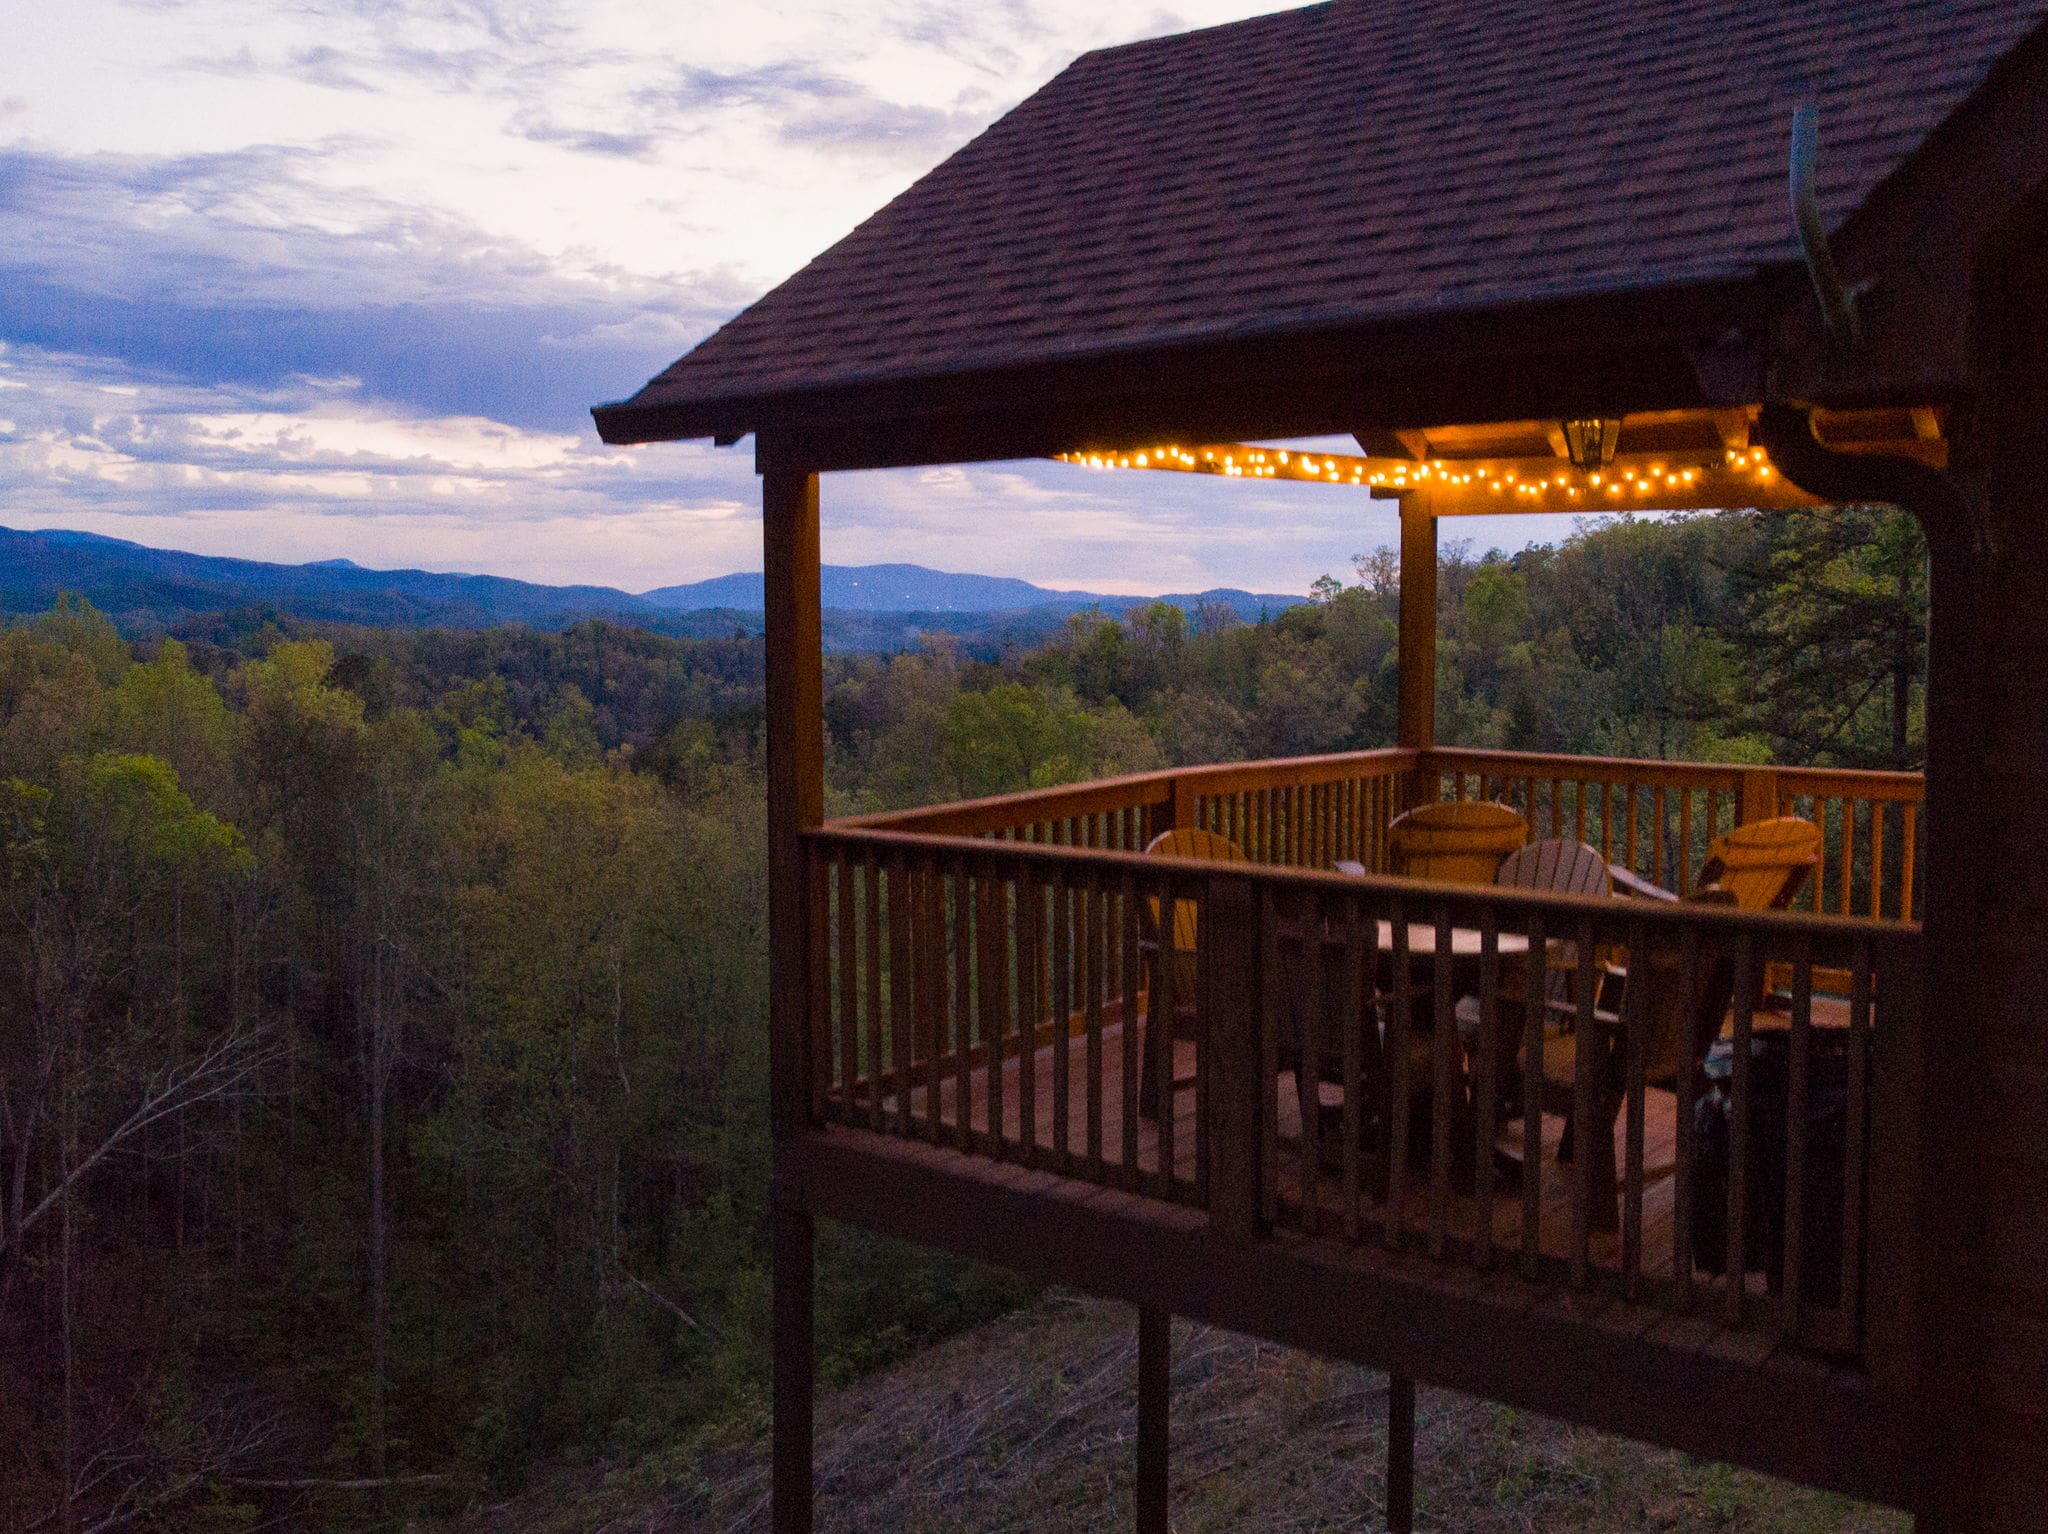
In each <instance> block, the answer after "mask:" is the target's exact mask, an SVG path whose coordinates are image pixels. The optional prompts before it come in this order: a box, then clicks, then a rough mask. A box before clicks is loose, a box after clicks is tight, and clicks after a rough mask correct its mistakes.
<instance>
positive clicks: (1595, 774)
mask: <svg viewBox="0 0 2048 1534" xmlns="http://www.w3.org/2000/svg"><path fill="white" fill-rule="evenodd" d="M1419 765H1420V766H1421V767H1423V768H1424V769H1425V770H1427V769H1429V768H1431V767H1436V768H1443V769H1456V768H1461V767H1462V768H1463V769H1464V770H1465V771H1467V772H1478V771H1481V770H1483V769H1485V768H1489V767H1497V768H1499V769H1501V772H1500V776H1503V777H1530V778H1563V779H1566V780H1570V779H1572V778H1575V777H1582V778H1589V779H1599V778H1610V779H1613V778H1624V779H1625V778H1638V779H1642V780H1645V781H1652V780H1657V781H1662V782H1665V783H1668V784H1671V785H1673V786H1681V785H1683V786H1692V787H1733V786H1735V785H1739V784H1740V783H1741V781H1742V779H1743V778H1744V776H1745V775H1747V774H1749V773H1758V772H1760V773H1768V774H1770V775H1771V776H1773V777H1775V778H1776V779H1777V780H1778V785H1779V788H1780V790H1781V791H1784V790H1790V791H1791V792H1794V793H1800V792H1805V793H1812V792H1813V791H1814V790H1815V789H1816V788H1817V787H1820V786H1821V785H1828V786H1829V790H1830V792H1831V793H1833V794H1836V795H1840V794H1844V793H1846V794H1847V795H1848V796H1849V797H1852V798H1863V799H1914V798H1918V797H1920V796H1921V795H1922V794H1923V793H1924V790H1925V785H1926V779H1925V777H1924V776H1923V775H1922V774H1920V773H1917V772H1880V771H1877V770H1875V769H1872V768H1864V767H1779V766H1776V765H1773V764H1771V763H1755V764H1752V763H1745V762H1678V761H1665V760H1663V759H1662V758H1658V757H1633V756H1567V755H1563V754H1560V753H1552V752H1547V751H1496V750H1491V749H1487V748H1482V747H1475V746H1432V747H1431V748H1430V749H1429V750H1428V751H1425V752H1423V753H1422V757H1421V761H1420V763H1419Z"/></svg>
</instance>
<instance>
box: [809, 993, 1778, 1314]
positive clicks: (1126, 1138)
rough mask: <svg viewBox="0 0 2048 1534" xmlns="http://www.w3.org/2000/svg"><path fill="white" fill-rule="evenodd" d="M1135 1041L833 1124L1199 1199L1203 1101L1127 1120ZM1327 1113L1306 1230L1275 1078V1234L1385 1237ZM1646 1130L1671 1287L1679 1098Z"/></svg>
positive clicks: (1187, 1095)
mask: <svg viewBox="0 0 2048 1534" xmlns="http://www.w3.org/2000/svg"><path fill="white" fill-rule="evenodd" d="M1137 1034H1138V1038H1137V1039H1133V1040H1131V1041H1130V1048H1129V1049H1128V1050H1127V1048H1126V1040H1125V1036H1124V1029H1123V1027H1122V1025H1121V1024H1120V1023H1115V1022H1112V1023H1108V1024H1106V1025H1105V1026H1104V1028H1103V1030H1102V1035H1101V1049H1100V1058H1099V1061H1098V1060H1094V1059H1091V1057H1090V1052H1089V1050H1088V1048H1087V1044H1086V1040H1085V1038H1084V1036H1082V1035H1081V1034H1080V1033H1078V1032H1077V1033H1075V1034H1074V1035H1072V1036H1071V1037H1070V1038H1069V1039H1068V1040H1067V1041H1066V1044H1065V1049H1064V1050H1062V1049H1061V1048H1060V1047H1059V1045H1058V1044H1057V1043H1056V1042H1043V1043H1040V1044H1039V1046H1038V1048H1037V1049H1036V1050H1035V1051H1034V1052H1033V1053H1032V1055H1031V1056H1030V1059H1029V1061H1028V1065H1027V1062H1026V1060H1024V1059H1022V1058H1019V1057H1018V1055H1016V1054H1012V1055H1011V1056H1010V1057H1009V1058H1008V1059H1006V1060H1004V1061H1003V1063H1002V1068H1001V1071H1000V1073H999V1080H997V1081H993V1082H992V1081H991V1078H990V1072H989V1070H988V1068H987V1067H986V1066H985V1065H976V1066H974V1067H973V1068H972V1069H971V1070H969V1071H967V1072H966V1073H965V1074H964V1078H963V1076H962V1074H961V1073H959V1072H957V1071H954V1070H950V1069H949V1070H948V1071H947V1072H946V1073H945V1074H943V1076H942V1079H941V1081H940V1083H939V1092H938V1103H939V1115H938V1122H937V1124H936V1125H934V1124H933V1122H932V1120H931V1118H930V1117H929V1114H928V1111H927V1104H928V1101H929V1096H930V1093H929V1087H928V1086H927V1085H924V1084H919V1085H915V1086H913V1087H912V1088H911V1090H910V1092H909V1094H908V1109H909V1120H908V1123H907V1124H906V1123H905V1121H904V1120H903V1118H902V1117H901V1114H902V1110H903V1108H904V1106H905V1105H904V1104H903V1103H902V1102H901V1101H899V1099H898V1098H897V1096H896V1095H895V1094H894V1093H893V1092H885V1093H884V1094H883V1095H882V1096H881V1097H880V1100H879V1102H878V1101H877V1100H876V1099H875V1098H874V1096H873V1095H872V1094H869V1093H865V1092H863V1093H861V1094H860V1095H858V1096H857V1097H856V1099H855V1100H854V1102H853V1103H851V1104H847V1103H845V1102H843V1101H842V1102H838V1103H836V1104H835V1112H834V1115H833V1116H834V1117H835V1118H838V1119H840V1120H841V1121H842V1122H847V1123H851V1124H854V1125H856V1126H867V1127H885V1128H890V1129H893V1130H895V1131H896V1132H897V1133H907V1134H908V1135H909V1136H910V1137H911V1138H914V1139H930V1140H933V1141H936V1142H937V1143H939V1144H942V1145H956V1146H959V1147H961V1148H963V1149H964V1148H972V1149H973V1150H975V1151H977V1152H978V1153H980V1154H982V1155H987V1156H991V1157H993V1158H994V1159H999V1160H1008V1161H1013V1162H1017V1163H1020V1164H1024V1165H1028V1166H1031V1167H1034V1168H1038V1169H1042V1170H1046V1171H1051V1172H1056V1173H1061V1174H1064V1175H1067V1176H1072V1177H1076V1178H1079V1179H1083V1180H1086V1181H1091V1182H1101V1183H1106V1184H1108V1185H1110V1186H1114V1187H1121V1188H1124V1189H1126V1190H1128V1191H1131V1192H1137V1193H1145V1194H1151V1195H1154V1196H1163V1197H1167V1198H1177V1199H1183V1200H1190V1201H1191V1200H1192V1199H1193V1198H1194V1196H1195V1194H1196V1192H1197V1188H1198V1181H1197V1179H1198V1176H1199V1168H1200V1150H1201V1147H1200V1132H1201V1131H1200V1120H1199V1116H1198V1113H1197V1093H1196V1092H1195V1090H1194V1089H1193V1088H1192V1087H1190V1086H1187V1085H1183V1086H1182V1087H1181V1088H1180V1089H1179V1090H1177V1091H1176V1092H1175V1093H1174V1094H1173V1097H1174V1120H1173V1126H1172V1130H1171V1132H1170V1135H1168V1136H1165V1137H1163V1136H1162V1132H1161V1128H1160V1126H1159V1125H1158V1124H1157V1123H1156V1122H1155V1121H1154V1120H1153V1119H1151V1118H1150V1117H1147V1116H1145V1115H1143V1114H1141V1113H1137V1112H1135V1111H1134V1109H1135V1106H1136V1103H1137V1095H1138V1082H1137V1081H1136V1080H1135V1079H1133V1078H1132V1077H1131V1076H1130V1075H1129V1073H1128V1069H1127V1067H1128V1066H1129V1064H1130V1063H1131V1062H1132V1061H1135V1060H1140V1059H1142V1058H1143V1053H1142V1044H1141V1041H1142V1040H1143V1037H1144V1034H1145V1028H1144V1025H1143V1020H1142V1014H1141V1017H1140V1024H1139V1027H1138V1029H1137ZM1175 1051H1176V1066H1175V1075H1176V1077H1179V1078H1182V1079H1183V1080H1184V1081H1185V1080H1186V1079H1187V1078H1191V1077H1192V1076H1193V1075H1194V1074H1195V1047H1194V1045H1193V1044H1191V1043H1188V1042H1185V1041H1181V1042H1177V1043H1176V1045H1175ZM1062 1053H1064V1055H1065V1056H1066V1070H1065V1074H1066V1078H1067V1079H1066V1083H1065V1089H1064V1091H1062V1090H1060V1088H1059V1082H1058V1078H1059V1074H1060V1066H1059V1057H1060V1055H1061V1054H1062ZM1027 1069H1028V1070H1029V1073H1030V1083H1029V1086H1028V1088H1027V1086H1026V1080H1025V1076H1026V1071H1027ZM963 1079H964V1082H965V1086H966V1092H967V1098H968V1116H967V1123H966V1126H965V1133H964V1135H963V1132H962V1126H961V1120H960V1108H959V1105H960V1100H961V1094H960V1088H961V1084H962V1081H963ZM1091 1083H1093V1084H1095V1087H1096V1092H1097V1093H1098V1094H1099V1095H1098V1096H1096V1097H1094V1098H1091V1094H1090V1086H1091ZM1322 1101H1323V1103H1324V1105H1325V1107H1324V1114H1323V1121H1324V1122H1323V1130H1322V1136H1323V1143H1322V1155H1321V1157H1320V1158H1319V1159H1320V1160H1321V1161H1322V1163H1323V1166H1322V1170H1321V1172H1320V1174H1319V1175H1318V1176H1317V1177H1316V1178H1315V1179H1314V1181H1313V1185H1312V1186H1313V1194H1314V1198H1315V1202H1316V1208H1315V1218H1314V1220H1313V1221H1311V1220H1309V1219H1308V1218H1306V1217H1305V1214H1304V1207H1303V1206H1304V1203H1305V1198H1304V1194H1305V1185H1304V1178H1303V1165H1304V1159H1305V1157H1304V1152H1303V1148H1302V1136H1301V1127H1302V1126H1301V1112H1300V1108H1299V1099H1298V1097H1297V1093H1296V1089H1295V1084H1294V1078H1293V1076H1292V1075H1291V1074H1290V1073H1282V1074H1281V1075H1280V1077H1279V1078H1278V1080H1277V1081H1276V1082H1275V1092H1274V1105H1275V1110H1276V1112H1275V1129H1276V1139H1277V1142H1278V1143H1277V1146H1276V1149H1277V1151H1278V1156H1277V1187H1276V1188H1275V1189H1274V1192H1275V1193H1276V1195H1277V1202H1278V1208H1277V1210H1276V1211H1275V1212H1276V1214H1277V1215H1278V1216H1279V1221H1280V1223H1283V1224H1286V1225H1289V1226H1296V1227H1307V1228H1309V1229H1312V1230H1313V1229H1321V1230H1322V1231H1324V1232H1325V1233H1330V1234H1339V1233H1341V1234H1345V1235H1349V1236H1352V1237H1354V1238H1356V1237H1357V1236H1359V1235H1360V1234H1361V1232H1363V1231H1364V1230H1367V1229H1377V1230H1383V1229H1384V1228H1385V1222H1386V1216H1387V1209H1386V1204H1385V1202H1384V1200H1383V1199H1382V1198H1379V1197H1376V1196H1375V1194H1374V1190H1372V1189H1371V1188H1370V1187H1367V1186H1364V1185H1361V1189H1360V1195H1361V1196H1360V1198H1359V1201H1358V1204H1357V1205H1356V1207H1355V1209H1354V1210H1352V1211H1347V1210H1346V1208H1345V1205H1346V1198H1345V1187H1346V1185H1345V1179H1344V1176H1343V1174H1342V1171H1341V1167H1340V1165H1339V1163H1340V1158H1341V1148H1340V1144H1339V1143H1338V1142H1339V1136H1338V1135H1337V1134H1336V1133H1335V1132H1334V1128H1335V1126H1336V1125H1337V1124H1338V1123H1339V1122H1340V1121H1341V1111H1342V1101H1343V1091H1342V1089H1341V1088H1340V1087H1338V1086H1335V1085H1330V1084H1325V1085H1324V1086H1323V1087H1322ZM1062 1106H1064V1109H1065V1114H1066V1120H1067V1132H1066V1135H1065V1136H1064V1138H1062V1137H1061V1136H1060V1134H1059V1128H1060V1110H1061V1107H1062ZM998 1109H999V1111H1000V1114H1001V1119H1000V1122H1001V1126H1002V1132H1001V1136H1000V1139H999V1140H998V1139H997V1137H994V1136H991V1135H990V1133H989V1125H990V1119H991V1114H992V1112H994V1111H996V1110H998ZM1027 1111H1028V1112H1029V1115H1030V1117H1029V1120H1028V1122H1029V1126H1030V1132H1029V1135H1028V1137H1027V1135H1026V1132H1025V1126H1026V1123H1027V1120H1026V1117H1025V1115H1026V1113H1027ZM1643 1120H1644V1123H1643V1131H1644V1132H1643V1145H1644V1155H1643V1166H1644V1169H1645V1177H1644V1190H1643V1202H1642V1264H1641V1272H1642V1275H1643V1276H1644V1277H1645V1278H1647V1279H1652V1280H1654V1279H1668V1278H1670V1277H1671V1276H1672V1272H1671V1265H1672V1253H1673V1242H1672V1222H1673V1218H1674V1213H1675V1211H1674V1208H1673V1202H1674V1200H1673V1190H1674V1179H1673V1178H1672V1177H1671V1175H1670V1173H1671V1169H1672V1168H1673V1166H1674V1165H1675V1163H1676V1160H1677V1155H1678V1128H1677V1099H1676V1097H1675V1096H1674V1095H1673V1094H1672V1093H1670V1092H1665V1091H1659V1090H1656V1089H1652V1090H1651V1091H1650V1092H1648V1093H1647V1094H1646V1096H1645V1099H1644V1114H1643ZM1091 1121H1093V1122H1094V1123H1097V1124H1099V1126H1100V1133H1099V1139H1098V1140H1096V1141H1094V1142H1091V1141H1090V1139H1089V1124H1090V1122H1091ZM1541 1123H1542V1140H1541V1145H1540V1148H1539V1154H1538V1155H1537V1157H1536V1158H1535V1164H1536V1166H1537V1168H1538V1175H1539V1177H1540V1179H1541V1182H1540V1193H1539V1200H1538V1207H1539V1210H1540V1217H1539V1221H1538V1227H1537V1228H1538V1238H1539V1250H1540V1252H1541V1254H1542V1255H1543V1257H1544V1258H1546V1259H1548V1260H1550V1261H1552V1262H1556V1263H1560V1264H1562V1263H1568V1262H1569V1260H1570V1256H1571V1248H1570V1235H1571V1195H1572V1183H1571V1179H1572V1170H1571V1167H1570V1166H1569V1165H1568V1164H1565V1163H1561V1162H1560V1161H1559V1160H1558V1156H1557V1151H1558V1142H1559V1140H1560V1138H1561V1136H1562V1133H1563V1129H1564V1121H1563V1120H1562V1119H1561V1118H1558V1117H1556V1116H1554V1115H1548V1114H1546V1115H1544V1116H1543V1118H1542V1120H1541ZM1614 1132H1615V1138H1616V1146H1615V1160H1616V1164H1617V1165H1621V1164H1622V1163H1623V1160H1624V1157H1625V1149H1626V1148H1625V1145H1624V1143H1623V1139H1624V1136H1625V1133H1626V1116H1625V1115H1624V1116H1623V1117H1622V1118H1620V1119H1618V1120H1617V1122H1616V1125H1615V1131H1614ZM1027 1138H1028V1143H1029V1145H1030V1146H1031V1147H1032V1149H1031V1152H1030V1153H1029V1154H1027V1153H1026V1150H1025V1147H1026V1144H1027ZM1162 1138H1170V1140H1171V1142H1172V1157H1173V1162H1172V1165H1173V1176H1172V1178H1171V1180H1170V1181H1169V1180H1168V1179H1166V1178H1163V1177H1162V1176H1161V1175H1160V1168H1161V1142H1162ZM1522 1141H1523V1123H1522V1120H1521V1119H1520V1118H1519V1117H1516V1118H1515V1119H1514V1121H1513V1122H1511V1123H1507V1124H1504V1125H1503V1127H1502V1129H1501V1132H1500V1134H1499V1135H1498V1136H1497V1138H1496V1140H1495V1142H1494V1143H1495V1148H1496V1151H1497V1156H1496V1174H1495V1183H1496V1188H1495V1195H1494V1197H1493V1198H1492V1200H1491V1211H1490V1213H1491V1224H1492V1232H1493V1242H1494V1244H1495V1246H1496V1247H1497V1248H1498V1249H1500V1250H1501V1251H1504V1252H1515V1253H1517V1254H1518V1255H1519V1253H1520V1250H1521V1243H1522V1240H1523V1218H1524V1200H1523V1195H1522V1191H1521V1183H1520V1172H1521V1169H1522V1167H1523V1166H1524V1165H1526V1163H1527V1158H1526V1157H1525V1154H1524V1149H1523V1144H1522ZM1403 1181H1405V1183H1406V1187H1405V1188H1404V1189H1403V1198H1402V1214H1403V1225H1404V1228H1405V1229H1408V1230H1413V1231H1423V1230H1425V1229H1427V1228H1428V1226H1429V1222H1430V1216H1431V1210H1430V1197H1431V1194H1430V1186H1429V1176H1428V1169H1427V1167H1426V1166H1418V1167H1416V1168H1415V1169H1414V1170H1413V1171H1412V1172H1411V1173H1410V1174H1409V1175H1408V1176H1406V1177H1405V1178H1404V1179H1403ZM1444 1214H1445V1238H1446V1239H1447V1240H1448V1241H1453V1242H1460V1243H1466V1244H1470V1243H1472V1242H1473V1241H1474V1239H1475V1237H1476V1235H1477V1232H1478V1228H1479V1227H1478V1216H1479V1210H1478V1205H1477V1203H1476V1201H1475V1199H1474V1198H1473V1197H1472V1196H1470V1195H1469V1194H1457V1195H1454V1196H1453V1197H1452V1199H1451V1200H1450V1203H1449V1206H1448V1207H1447V1209H1446V1210H1445V1211H1444ZM1621 1255H1622V1254H1621V1237H1620V1235H1619V1233H1605V1232H1599V1231H1596V1232H1594V1233H1593V1234H1592V1236H1591V1241H1590V1252H1589V1259H1590V1261H1591V1263H1592V1264H1593V1265H1594V1266H1595V1267H1599V1268H1610V1269H1616V1270H1618V1269H1619V1268H1620V1265H1621ZM1752 1282H1753V1284H1755V1285H1757V1286H1761V1284H1762V1278H1761V1275H1753V1276H1752Z"/></svg>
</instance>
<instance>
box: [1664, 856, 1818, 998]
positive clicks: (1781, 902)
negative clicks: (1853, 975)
mask: <svg viewBox="0 0 2048 1534" xmlns="http://www.w3.org/2000/svg"><path fill="white" fill-rule="evenodd" d="M1820 853H1821V830H1820V827H1819V826H1817V825H1815V824H1814V823H1813V822H1812V821H1810V820H1802V819H1801V818H1800V817H1799V816H1797V815H1780V816H1779V817H1778V818H1777V819H1775V820H1755V821H1751V822H1750V823H1749V824H1748V825H1746V826H1737V827H1736V828H1735V829H1734V830H1732V831H1730V832H1729V833H1728V834H1727V835H1726V836H1723V837H1719V838H1717V839H1716V840H1715V842H1714V843H1713V845H1712V846H1710V847H1708V848H1707V860H1706V862H1705V863H1703V864H1701V865H1700V879H1699V882H1700V883H1701V884H1702V885H1708V884H1718V885H1720V886H1721V887H1722V888H1723V889H1725V890H1728V891H1730V892H1732V893H1733V894H1734V896H1735V903H1736V904H1737V905H1739V906H1742V907H1744V908H1745V909H1747V910H1752V911H1782V910H1784V909H1785V908H1786V907H1787V906H1789V905H1791V904H1792V902H1793V901H1794V900H1795V899H1797V898H1798V896H1799V892H1800V891H1801V890H1802V889H1804V888H1805V887H1806V881H1807V880H1808V879H1809V878H1810V877H1812V875H1813V873H1814V870H1815V869H1817V868H1819V867H1820ZM1813 978H1814V984H1815V985H1816V986H1818V987H1819V988H1821V989H1823V990H1825V989H1828V988H1829V987H1831V986H1832V987H1833V988H1835V989H1838V990H1843V991H1846V990H1847V989H1848V988H1849V972H1848V971H1847V970H1816V971H1815V972H1814V977H1813ZM1791 986H1792V966H1791V965H1789V964H1784V963H1774V964H1767V965H1765V966H1764V971H1763V974H1762V976H1761V977H1759V981H1758V986H1757V999H1758V1001H1759V1002H1760V1003H1762V1002H1768V1000H1769V998H1771V997H1774V996H1776V995H1777V993H1778V992H1780V991H1785V990H1790V989H1791Z"/></svg>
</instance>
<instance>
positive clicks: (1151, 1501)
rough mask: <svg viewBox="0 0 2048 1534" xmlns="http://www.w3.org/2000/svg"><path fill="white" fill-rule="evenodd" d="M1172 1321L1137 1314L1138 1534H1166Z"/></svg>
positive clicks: (1157, 1314) (1157, 1313)
mask: <svg viewBox="0 0 2048 1534" xmlns="http://www.w3.org/2000/svg"><path fill="white" fill-rule="evenodd" d="M1172 1341H1173V1317H1172V1316H1171V1315H1169V1314H1168V1313H1167V1312H1166V1311H1163V1310H1148V1309H1144V1308H1140V1309H1139V1311H1138V1477H1137V1498H1136V1503H1137V1505H1136V1514H1137V1519H1136V1521H1137V1530H1138V1534H1167V1530H1166V1415H1167V1414H1166V1404H1167V1396H1168V1393H1169V1389H1170V1381H1171V1373H1172V1370H1171V1364H1172V1358H1171V1352H1172Z"/></svg>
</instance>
